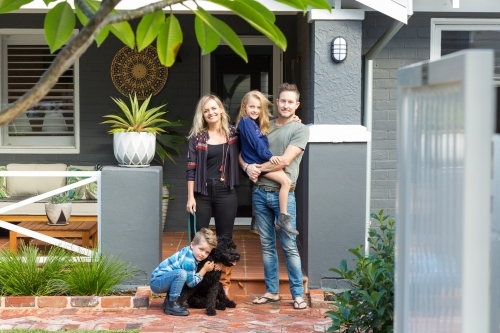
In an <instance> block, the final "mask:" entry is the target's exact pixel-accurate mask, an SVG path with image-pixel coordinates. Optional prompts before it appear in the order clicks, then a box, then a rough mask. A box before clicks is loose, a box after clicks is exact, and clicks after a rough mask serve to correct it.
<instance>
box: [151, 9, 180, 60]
mask: <svg viewBox="0 0 500 333" xmlns="http://www.w3.org/2000/svg"><path fill="white" fill-rule="evenodd" d="M182 40H183V36H182V29H181V25H180V23H179V20H177V18H176V17H175V16H174V14H170V15H169V17H167V19H166V20H165V23H164V24H163V26H162V28H161V30H160V34H159V35H158V39H157V41H156V45H157V47H158V57H159V59H160V62H161V63H162V64H163V66H167V67H170V66H172V65H173V64H174V63H175V57H176V56H177V52H179V48H180V47H181V45H182Z"/></svg>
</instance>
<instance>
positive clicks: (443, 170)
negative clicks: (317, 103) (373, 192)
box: [395, 50, 498, 333]
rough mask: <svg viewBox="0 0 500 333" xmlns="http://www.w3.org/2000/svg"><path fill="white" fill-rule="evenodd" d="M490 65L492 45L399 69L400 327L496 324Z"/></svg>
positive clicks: (483, 327) (458, 328)
mask: <svg viewBox="0 0 500 333" xmlns="http://www.w3.org/2000/svg"><path fill="white" fill-rule="evenodd" d="M492 73H493V52H492V51H489V50H468V51H462V52H458V53H455V54H452V55H449V56H446V57H443V58H441V59H439V60H436V61H433V62H425V63H420V64H416V65H412V66H408V67H405V68H403V69H401V70H400V71H399V73H398V85H399V113H398V194H397V220H396V221H397V244H396V245H397V247H396V248H397V249H396V301H395V305H396V309H395V311H396V312H395V331H396V332H397V333H402V332H405V333H406V332H411V333H416V332H419V333H433V332H436V333H438V332H439V333H447V332H450V333H451V332H454V333H455V332H463V333H470V332H492V331H490V326H491V324H490V303H489V300H490V271H491V270H490V249H491V241H490V235H491V231H492V225H491V211H490V209H491V163H492V161H491V142H492V141H491V140H492V135H493V106H494V96H493V80H492ZM497 329H498V326H497Z"/></svg>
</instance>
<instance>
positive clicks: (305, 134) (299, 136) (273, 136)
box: [257, 120, 309, 188]
mask: <svg viewBox="0 0 500 333" xmlns="http://www.w3.org/2000/svg"><path fill="white" fill-rule="evenodd" d="M267 137H268V139H269V150H270V151H271V153H273V156H281V155H283V154H284V153H285V150H286V148H287V147H288V146H289V145H292V146H295V147H298V148H301V149H302V152H301V153H300V154H299V155H298V156H297V157H295V158H294V159H293V161H292V162H290V164H289V165H288V166H287V167H286V168H284V169H283V170H284V171H285V173H286V174H287V176H288V178H290V180H291V181H292V186H295V184H296V183H297V178H298V177H299V165H300V161H301V160H302V155H304V149H306V145H307V142H308V141H309V127H307V126H306V125H304V124H302V123H299V122H295V121H290V122H288V123H286V124H285V125H283V126H276V120H271V122H270V131H269V134H268V135H267ZM257 185H260V186H267V187H273V188H279V187H280V184H279V183H276V182H275V181H272V180H270V179H267V178H265V177H263V176H261V177H259V181H258V182H257Z"/></svg>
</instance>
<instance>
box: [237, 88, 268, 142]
mask: <svg viewBox="0 0 500 333" xmlns="http://www.w3.org/2000/svg"><path fill="white" fill-rule="evenodd" d="M250 97H253V98H255V99H258V100H259V101H260V115H259V128H260V131H261V132H262V134H267V133H269V116H270V114H271V108H272V107H273V103H271V102H269V100H268V99H267V97H266V96H264V94H263V93H261V92H260V91H258V90H252V91H249V92H247V93H246V94H245V96H243V99H242V100H241V106H240V113H239V114H238V118H237V120H236V127H238V123H239V122H240V120H241V118H243V117H245V116H246V115H247V112H246V110H245V108H246V106H247V104H248V100H249V99H250Z"/></svg>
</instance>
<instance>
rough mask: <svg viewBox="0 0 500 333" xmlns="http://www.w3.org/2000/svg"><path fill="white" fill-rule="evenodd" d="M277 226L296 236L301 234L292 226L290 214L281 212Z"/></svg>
mask: <svg viewBox="0 0 500 333" xmlns="http://www.w3.org/2000/svg"><path fill="white" fill-rule="evenodd" d="M276 228H280V229H283V231H284V232H286V233H287V234H289V235H295V236H296V235H298V234H299V232H298V231H297V230H295V228H294V227H293V226H292V223H290V215H288V214H283V213H280V217H279V218H278V222H276Z"/></svg>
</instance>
